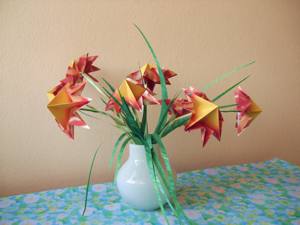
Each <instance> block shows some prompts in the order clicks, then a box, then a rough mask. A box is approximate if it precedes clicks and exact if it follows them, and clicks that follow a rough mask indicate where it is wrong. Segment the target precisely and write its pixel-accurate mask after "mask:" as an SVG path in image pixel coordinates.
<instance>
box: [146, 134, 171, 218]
mask: <svg viewBox="0 0 300 225" xmlns="http://www.w3.org/2000/svg"><path fill="white" fill-rule="evenodd" d="M152 148H153V146H152V141H151V136H150V135H148V136H147V137H146V143H145V151H146V161H147V165H148V169H149V172H150V176H151V179H152V182H153V186H154V190H155V193H156V196H157V199H158V203H159V207H160V209H161V212H162V214H163V216H164V218H165V220H166V222H167V224H170V223H169V220H168V217H167V215H166V212H165V208H164V206H163V202H162V199H161V192H160V190H159V186H158V178H157V176H156V174H155V171H154V168H153V160H152V154H151V151H152Z"/></svg>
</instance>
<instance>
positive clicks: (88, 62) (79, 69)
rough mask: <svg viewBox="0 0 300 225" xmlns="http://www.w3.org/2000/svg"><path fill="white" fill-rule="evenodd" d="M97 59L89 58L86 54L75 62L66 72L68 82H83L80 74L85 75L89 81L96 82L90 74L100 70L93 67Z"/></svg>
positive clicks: (95, 57) (94, 57)
mask: <svg viewBox="0 0 300 225" xmlns="http://www.w3.org/2000/svg"><path fill="white" fill-rule="evenodd" d="M97 57H98V56H89V55H88V54H86V55H83V56H81V57H80V58H79V59H77V60H75V61H74V62H73V63H72V65H71V66H69V67H68V70H67V79H68V82H71V83H73V84H74V83H76V82H81V81H82V80H83V77H82V75H81V73H85V74H87V75H88V76H89V77H90V78H91V79H93V80H94V81H96V82H98V80H97V79H96V78H95V77H93V76H92V75H91V74H90V73H92V72H95V71H98V70H100V69H99V68H98V67H96V66H94V65H93V63H94V62H95V60H96V59H97Z"/></svg>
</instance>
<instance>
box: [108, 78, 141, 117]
mask: <svg viewBox="0 0 300 225" xmlns="http://www.w3.org/2000/svg"><path fill="white" fill-rule="evenodd" d="M145 91H146V89H145V88H143V87H142V86H141V85H138V84H135V83H133V82H131V81H128V80H124V81H123V82H122V84H121V85H120V87H119V88H118V89H117V90H116V91H115V93H114V94H113V95H114V97H115V98H116V99H117V100H118V101H119V102H121V97H120V95H121V96H122V97H124V98H125V101H126V102H127V103H128V105H130V106H131V107H132V108H134V109H136V110H139V111H141V110H142V107H143V103H142V101H141V99H140V98H141V97H142V95H143V94H144V92H145ZM105 109H106V110H111V109H115V111H116V112H118V113H119V112H121V108H120V106H119V105H118V104H117V103H116V102H115V101H114V100H113V99H112V98H111V99H110V100H109V101H108V103H107V105H106V108H105Z"/></svg>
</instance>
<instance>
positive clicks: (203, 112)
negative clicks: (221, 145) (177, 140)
mask: <svg viewBox="0 0 300 225" xmlns="http://www.w3.org/2000/svg"><path fill="white" fill-rule="evenodd" d="M185 93H187V95H188V97H189V98H190V99H191V101H192V102H193V110H192V116H191V118H190V120H189V122H188V123H187V124H186V125H185V130H186V131H191V130H195V129H200V130H201V133H202V142H203V146H205V145H206V143H207V141H208V140H209V138H210V137H211V135H214V136H215V137H216V138H217V139H218V140H220V139H221V133H222V123H223V117H222V114H221V112H220V110H219V109H218V106H217V105H216V104H214V103H212V102H211V101H209V99H208V98H207V97H206V95H205V94H204V93H201V92H200V91H198V90H196V89H194V88H189V89H185Z"/></svg>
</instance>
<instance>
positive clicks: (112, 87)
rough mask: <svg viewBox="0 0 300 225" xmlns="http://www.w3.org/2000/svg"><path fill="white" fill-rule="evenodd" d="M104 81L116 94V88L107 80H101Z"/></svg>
mask: <svg viewBox="0 0 300 225" xmlns="http://www.w3.org/2000/svg"><path fill="white" fill-rule="evenodd" d="M101 79H102V80H103V81H104V83H105V84H106V85H107V86H108V87H109V89H110V90H111V91H112V92H113V93H114V92H115V90H116V89H115V88H114V86H112V85H111V84H110V83H109V82H108V81H107V80H106V79H105V78H103V77H102V78H101Z"/></svg>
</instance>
